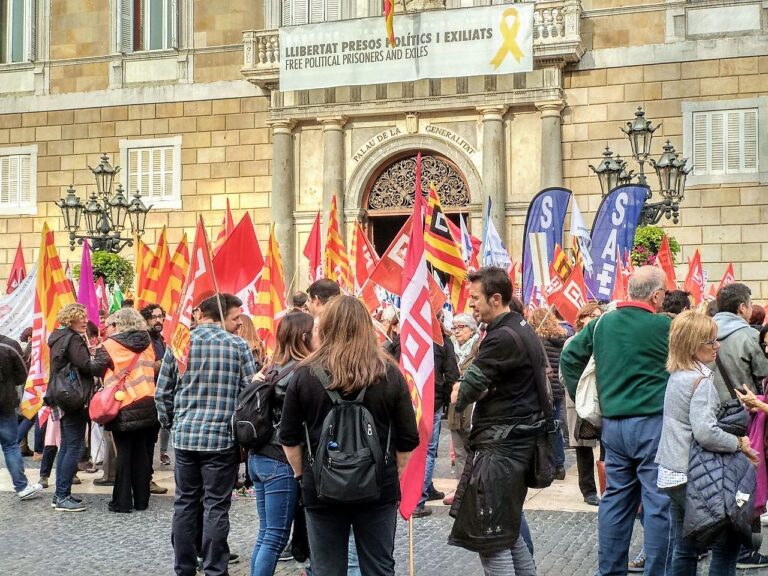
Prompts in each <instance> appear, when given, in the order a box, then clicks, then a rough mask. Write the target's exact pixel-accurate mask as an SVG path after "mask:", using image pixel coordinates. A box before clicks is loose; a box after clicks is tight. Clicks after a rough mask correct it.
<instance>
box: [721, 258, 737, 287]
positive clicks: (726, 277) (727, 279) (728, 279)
mask: <svg viewBox="0 0 768 576" xmlns="http://www.w3.org/2000/svg"><path fill="white" fill-rule="evenodd" d="M734 282H736V276H735V275H734V273H733V262H728V268H726V269H725V274H723V279H722V280H720V286H718V287H717V291H718V292H720V289H721V288H722V287H723V286H728V284H733V283H734Z"/></svg>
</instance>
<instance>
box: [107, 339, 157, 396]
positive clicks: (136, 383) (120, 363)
mask: <svg viewBox="0 0 768 576" xmlns="http://www.w3.org/2000/svg"><path fill="white" fill-rule="evenodd" d="M104 348H106V350H107V353H109V357H110V358H112V362H113V363H114V365H115V368H114V370H111V369H107V373H106V374H105V376H104V387H105V388H108V387H109V386H115V385H116V384H117V383H118V381H119V379H120V377H122V376H123V371H124V370H125V369H126V368H127V367H128V366H129V365H130V364H131V362H133V359H134V358H135V356H136V353H135V352H134V351H133V350H129V349H128V348H126V347H125V346H123V345H122V344H120V343H118V342H116V341H115V340H112V339H111V338H110V339H108V340H105V341H104ZM154 364H155V352H154V351H153V350H152V346H149V347H148V348H147V349H146V350H144V351H143V352H141V356H140V357H139V360H138V362H136V364H135V365H134V367H133V369H132V370H131V371H130V372H129V373H128V377H127V378H126V380H125V399H124V400H123V402H122V404H121V407H122V408H125V407H126V406H130V405H131V404H133V403H134V402H136V401H137V400H141V399H142V398H146V397H147V396H154V395H155V368H154Z"/></svg>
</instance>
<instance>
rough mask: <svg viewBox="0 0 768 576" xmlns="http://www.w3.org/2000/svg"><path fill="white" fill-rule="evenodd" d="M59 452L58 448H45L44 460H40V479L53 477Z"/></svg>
mask: <svg viewBox="0 0 768 576" xmlns="http://www.w3.org/2000/svg"><path fill="white" fill-rule="evenodd" d="M58 452H59V448H58V446H46V447H45V448H43V459H42V460H40V478H48V476H50V475H51V470H53V463H54V461H55V460H56V454H57V453H58Z"/></svg>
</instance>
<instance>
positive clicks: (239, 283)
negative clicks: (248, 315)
mask: <svg viewBox="0 0 768 576" xmlns="http://www.w3.org/2000/svg"><path fill="white" fill-rule="evenodd" d="M263 267H264V257H263V256H262V255H261V249H260V248H259V242H258V240H256V232H255V231H254V229H253V221H252V220H251V215H250V214H249V213H248V212H246V213H245V216H243V218H242V219H241V220H240V222H239V223H238V224H237V226H235V228H234V229H233V230H232V231H231V232H230V233H229V236H227V239H226V241H225V242H224V244H222V246H221V247H220V248H219V251H218V252H217V253H216V255H215V256H214V257H213V269H214V271H215V272H216V285H217V286H218V287H219V290H221V291H222V292H229V293H230V294H238V293H240V292H241V291H243V290H246V289H247V288H249V287H252V286H253V284H254V283H255V282H256V279H257V278H258V276H259V274H261V270H262V268H263Z"/></svg>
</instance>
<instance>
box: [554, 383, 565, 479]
mask: <svg viewBox="0 0 768 576" xmlns="http://www.w3.org/2000/svg"><path fill="white" fill-rule="evenodd" d="M553 403H554V409H555V410H554V414H553V416H554V417H555V420H557V421H558V422H562V421H563V410H565V398H554V400H553ZM563 430H566V428H565V426H563V427H562V428H561V429H560V433H559V434H557V437H556V438H555V467H556V468H565V440H563Z"/></svg>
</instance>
